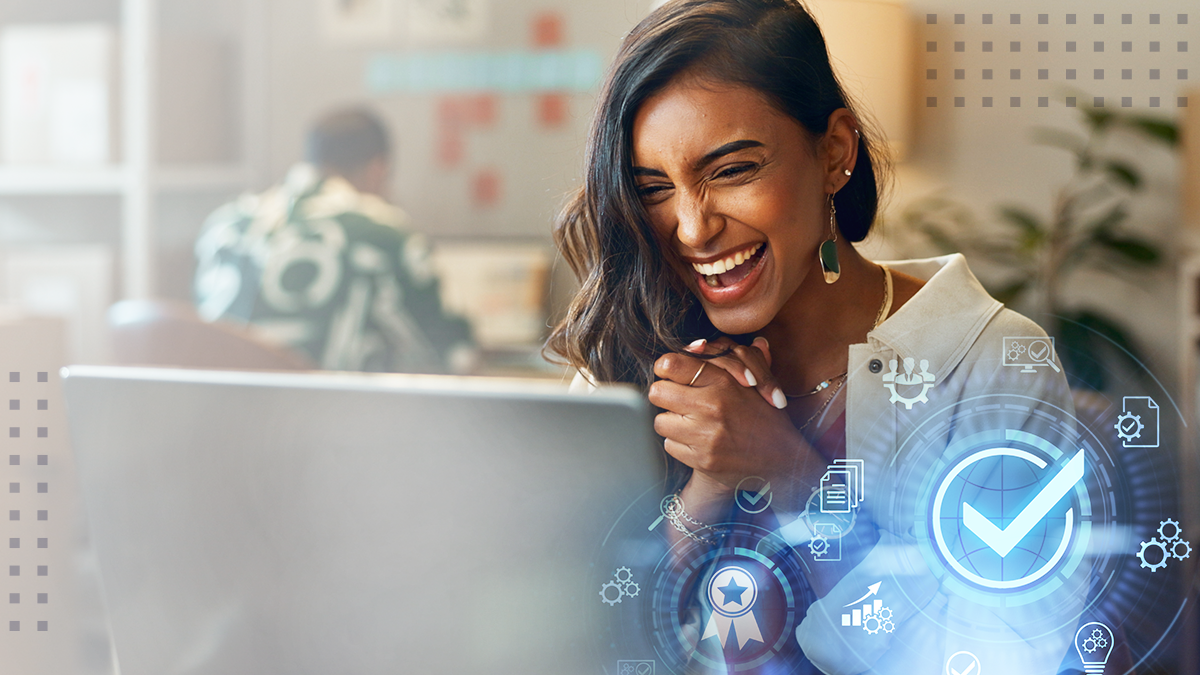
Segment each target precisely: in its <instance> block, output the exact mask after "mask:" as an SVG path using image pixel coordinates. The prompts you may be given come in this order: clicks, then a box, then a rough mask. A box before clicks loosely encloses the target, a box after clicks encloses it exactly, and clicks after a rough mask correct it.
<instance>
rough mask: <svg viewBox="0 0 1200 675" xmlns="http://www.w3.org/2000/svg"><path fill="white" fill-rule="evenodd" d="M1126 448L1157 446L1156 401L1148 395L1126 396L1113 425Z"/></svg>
mask: <svg viewBox="0 0 1200 675" xmlns="http://www.w3.org/2000/svg"><path fill="white" fill-rule="evenodd" d="M1113 426H1114V427H1115V428H1116V430H1117V437H1118V438H1120V439H1121V445H1123V446H1125V447H1126V448H1157V447H1158V403H1157V402H1155V400H1154V399H1152V398H1150V397H1149V396H1126V397H1125V398H1123V399H1122V400H1121V416H1120V417H1118V418H1117V423H1116V424H1114V425H1113Z"/></svg>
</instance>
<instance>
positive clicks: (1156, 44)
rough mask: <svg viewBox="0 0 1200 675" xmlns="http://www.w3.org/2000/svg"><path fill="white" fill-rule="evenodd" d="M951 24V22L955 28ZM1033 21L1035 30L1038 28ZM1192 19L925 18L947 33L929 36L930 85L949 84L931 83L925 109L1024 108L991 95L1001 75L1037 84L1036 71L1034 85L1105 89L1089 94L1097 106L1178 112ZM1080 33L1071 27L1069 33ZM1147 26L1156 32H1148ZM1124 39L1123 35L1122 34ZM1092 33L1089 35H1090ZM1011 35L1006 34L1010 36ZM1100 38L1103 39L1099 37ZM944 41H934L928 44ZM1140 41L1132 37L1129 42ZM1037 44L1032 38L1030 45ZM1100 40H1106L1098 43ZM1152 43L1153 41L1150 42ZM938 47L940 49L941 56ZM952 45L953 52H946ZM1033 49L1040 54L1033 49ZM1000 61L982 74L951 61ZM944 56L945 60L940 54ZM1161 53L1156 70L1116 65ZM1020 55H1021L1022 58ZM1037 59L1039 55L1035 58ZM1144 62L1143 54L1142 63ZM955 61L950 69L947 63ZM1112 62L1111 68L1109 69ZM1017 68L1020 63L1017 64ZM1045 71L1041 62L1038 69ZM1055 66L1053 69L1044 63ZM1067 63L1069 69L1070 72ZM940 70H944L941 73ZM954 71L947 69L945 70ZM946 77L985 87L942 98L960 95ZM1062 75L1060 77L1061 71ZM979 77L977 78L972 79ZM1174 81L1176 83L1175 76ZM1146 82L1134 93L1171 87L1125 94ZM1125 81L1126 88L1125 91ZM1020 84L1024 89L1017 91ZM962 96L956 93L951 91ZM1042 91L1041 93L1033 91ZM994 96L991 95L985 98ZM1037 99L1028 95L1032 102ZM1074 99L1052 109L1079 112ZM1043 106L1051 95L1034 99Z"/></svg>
mask: <svg viewBox="0 0 1200 675" xmlns="http://www.w3.org/2000/svg"><path fill="white" fill-rule="evenodd" d="M951 20H952V22H953V23H951ZM1035 20H1036V24H1035V23H1034V22H1035ZM1188 21H1189V15H1188V14H1187V13H1163V12H1143V13H1132V12H1124V13H1096V12H1084V11H1076V12H1059V13H1038V14H1036V15H1034V14H1027V15H1022V14H1019V13H1005V14H999V13H981V14H966V13H955V14H936V13H928V14H926V15H925V24H926V25H928V26H946V28H944V29H928V30H927V33H928V36H927V37H926V39H925V51H926V52H927V53H928V54H930V55H933V54H939V56H928V57H926V66H927V67H926V68H925V79H926V80H927V81H930V82H937V81H939V80H942V81H946V82H947V84H945V85H940V84H939V85H932V86H930V87H929V89H931V91H927V92H926V94H927V95H926V96H925V105H926V107H929V108H936V107H938V103H939V100H940V99H941V98H946V99H948V100H947V102H950V101H951V100H952V101H953V107H956V108H963V107H967V106H968V105H969V104H971V103H974V104H975V105H978V106H980V107H984V108H992V107H1001V105H1002V102H1003V101H1005V100H1007V102H1008V106H1009V107H1011V108H1018V107H1021V100H1022V96H1017V95H1009V96H1000V95H999V94H1002V93H1005V92H1002V91H987V89H994V88H995V86H994V84H993V83H995V82H998V81H1002V78H1001V74H1002V73H1004V72H1005V71H1007V72H1008V81H1009V82H1019V81H1022V80H1023V79H1026V78H1023V77H1022V75H1023V73H1025V72H1027V73H1028V75H1029V77H1028V79H1032V75H1033V73H1034V72H1036V73H1037V80H1041V81H1046V82H1047V83H1049V82H1052V81H1055V80H1058V81H1082V82H1084V83H1086V84H1084V85H1083V86H1085V87H1090V88H1093V89H1097V90H1100V89H1103V92H1101V91H1096V93H1104V94H1105V95H1103V96H1100V95H1096V96H1091V97H1089V98H1090V99H1091V100H1092V104H1093V105H1094V106H1097V107H1101V106H1104V105H1105V104H1106V103H1107V105H1110V106H1112V105H1118V104H1119V105H1120V106H1121V107H1124V108H1131V107H1135V106H1139V107H1150V108H1158V107H1162V106H1163V103H1164V101H1166V102H1168V103H1171V102H1173V103H1174V104H1175V106H1176V107H1179V108H1185V107H1187V105H1188V98H1187V97H1186V96H1177V95H1174V93H1175V92H1174V88H1175V86H1177V85H1176V83H1179V82H1183V81H1186V80H1188V79H1189V76H1190V72H1189V69H1188V68H1186V67H1183V66H1185V65H1187V56H1186V54H1188V50H1189V46H1190V44H1189V40H1188V39H1187V37H1188V36H1189V35H1190V33H1188V31H1187V30H1186V28H1183V27H1185V26H1188V25H1189V24H1188ZM950 26H969V27H971V28H970V29H954V28H951V27H950ZM1012 26H1028V28H1025V29H1015V30H1014V29H1010V27H1012ZM1035 26H1046V27H1047V28H1043V29H1038V28H1036V27H1035ZM1071 26H1073V27H1075V28H1066V27H1071ZM1123 26H1129V27H1133V28H1135V29H1136V30H1137V35H1136V36H1135V35H1130V34H1129V33H1130V31H1131V29H1123V28H1121V27H1123ZM1150 26H1155V27H1158V28H1155V29H1149V27H1150ZM964 30H969V32H971V34H972V36H973V37H976V39H975V40H969V39H962V38H963V37H965V36H964V35H962V34H961V33H962V32H963V31H964ZM1122 31H1123V32H1124V34H1123V35H1122V34H1119V33H1120V32H1122ZM1089 32H1090V33H1093V35H1089V34H1088V33H1089ZM1005 33H1007V34H1005ZM1099 33H1103V34H1102V35H1101V34H1099ZM1018 36H1019V37H1022V38H1024V39H1020V40H1018V39H1013V38H1014V37H1018ZM934 37H936V38H939V39H930V38H934ZM1135 37H1136V38H1140V39H1130V38H1135ZM1030 38H1032V39H1030ZM1101 38H1103V39H1101ZM1148 38H1153V39H1148ZM1005 44H1007V46H1008V49H1007V50H1004V49H1003V48H1002V46H1003V45H1005ZM939 46H941V47H942V48H943V49H942V51H941V52H939ZM947 47H950V48H952V50H953V51H952V52H951V50H950V49H946V48H947ZM1035 48H1036V51H1035ZM971 52H975V53H977V54H988V55H996V56H990V57H989V60H990V61H993V63H992V64H990V65H992V67H985V68H980V69H979V70H974V71H973V72H972V69H967V68H956V67H953V66H954V64H953V63H952V61H954V60H956V59H955V57H954V56H953V54H958V53H971ZM1056 52H1057V56H1056V57H1055V58H1054V64H1062V65H1059V67H1058V68H1053V67H1034V68H1016V67H1010V64H1005V63H1003V60H1004V58H1005V56H1008V55H1011V57H1010V58H1013V59H1021V60H1022V64H1027V63H1029V59H1028V58H1026V57H1024V56H1023V55H1025V54H1030V55H1037V54H1055V53H1056ZM941 53H944V54H946V56H944V57H942V56H940V54H941ZM1138 53H1141V54H1143V55H1147V54H1156V55H1162V56H1161V57H1160V58H1157V59H1156V60H1158V61H1161V62H1162V63H1161V64H1155V65H1159V66H1160V67H1154V68H1145V67H1143V68H1132V67H1129V65H1130V64H1129V63H1124V64H1122V63H1120V62H1119V61H1118V60H1119V59H1120V58H1121V55H1123V54H1138ZM1018 55H1021V56H1018ZM1065 55H1073V58H1069V59H1065V58H1063V57H1064V56H1065ZM1034 58H1036V57H1034ZM1142 58H1143V59H1144V58H1145V57H1144V56H1143V57H1142ZM943 59H944V60H945V61H951V63H945V62H944V61H943ZM1100 61H1103V62H1104V63H1103V65H1104V66H1105V67H1096V66H1099V65H1101V64H1100ZM1110 64H1111V65H1110ZM1013 65H1016V64H1013ZM1037 65H1039V66H1040V65H1041V64H1037ZM1046 65H1052V64H1046ZM1068 65H1069V66H1070V67H1068ZM938 66H943V67H938ZM944 66H950V67H944ZM940 71H944V72H945V74H950V73H951V72H952V73H953V80H956V81H963V82H972V81H974V82H975V83H977V84H978V85H981V86H980V89H981V91H979V92H977V95H976V96H955V95H952V96H939V95H938V94H942V93H943V92H942V91H938V89H945V88H947V87H949V88H952V89H961V86H960V85H954V84H950V83H949V78H945V77H943V78H939V72H940ZM1056 71H1057V72H1056ZM972 75H974V77H972ZM1172 76H1173V77H1172ZM1108 81H1112V82H1115V83H1117V84H1118V86H1124V87H1125V88H1126V91H1119V90H1114V89H1113V88H1112V87H1111V86H1107V84H1106V83H1107V82H1108ZM1139 82H1140V83H1143V84H1142V85H1141V86H1135V87H1134V88H1136V89H1140V90H1142V91H1145V89H1146V87H1145V84H1147V83H1157V82H1161V83H1163V84H1164V85H1169V88H1168V90H1167V91H1160V92H1157V93H1159V95H1157V96H1155V95H1142V96H1136V97H1135V96H1131V95H1129V94H1130V93H1132V92H1130V91H1128V88H1129V87H1130V86H1131V85H1134V83H1139ZM1121 83H1124V85H1122V84H1121ZM1018 86H1019V85H1018ZM947 93H952V94H953V93H959V92H947ZM1008 93H1010V94H1015V93H1025V92H1012V91H1010V92H1008ZM1028 93H1040V92H1028ZM983 94H992V95H983ZM1032 98H1033V97H1030V100H1032ZM1076 98H1077V97H1067V98H1065V99H1063V98H1057V97H1056V98H1055V103H1056V104H1059V105H1066V107H1076V105H1077V100H1076ZM1036 100H1037V102H1038V107H1043V108H1044V107H1049V106H1050V105H1051V97H1050V96H1036Z"/></svg>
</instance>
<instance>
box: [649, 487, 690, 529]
mask: <svg viewBox="0 0 1200 675" xmlns="http://www.w3.org/2000/svg"><path fill="white" fill-rule="evenodd" d="M658 510H659V511H660V512H661V513H662V515H660V516H659V517H657V518H655V519H654V522H653V523H650V527H647V528H646V529H647V530H649V531H653V530H654V528H656V527H658V524H659V523H661V522H662V521H663V518H666V517H667V516H668V515H672V514H674V515H679V513H680V512H681V511H683V505H682V502H681V501H680V499H679V497H677V496H675V495H673V494H670V495H667V496H666V497H663V498H662V501H661V502H659V503H658Z"/></svg>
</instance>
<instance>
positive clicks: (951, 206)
mask: <svg viewBox="0 0 1200 675" xmlns="http://www.w3.org/2000/svg"><path fill="white" fill-rule="evenodd" d="M1079 98H1080V100H1082V98H1083V97H1079ZM1079 111H1080V113H1081V117H1082V122H1083V128H1084V133H1082V134H1081V133H1079V132H1077V131H1067V130H1062V129H1049V128H1039V129H1037V130H1035V135H1034V140H1035V142H1036V143H1038V144H1040V145H1046V146H1051V147H1055V148H1059V149H1062V150H1065V151H1067V152H1070V153H1072V155H1073V156H1074V169H1075V170H1074V173H1073V175H1072V176H1071V178H1070V179H1069V180H1068V181H1067V182H1066V184H1064V185H1063V186H1062V187H1061V188H1060V189H1059V190H1058V191H1057V194H1056V197H1055V199H1054V203H1053V205H1052V208H1051V210H1050V213H1049V214H1048V215H1047V216H1042V215H1038V214H1037V213H1035V212H1033V211H1031V210H1029V209H1027V208H1025V207H1022V206H1017V205H1012V204H1009V205H1004V206H1001V207H1000V208H999V209H998V216H999V221H1000V223H1001V227H998V228H991V230H990V232H989V233H985V234H981V233H980V232H981V228H979V227H976V226H975V223H974V221H975V218H974V216H973V215H972V214H971V212H970V210H969V209H967V208H966V207H965V206H963V205H962V204H960V203H957V202H955V201H953V200H950V199H947V198H944V197H931V198H927V199H923V200H920V201H918V202H917V203H915V204H913V205H912V206H911V207H909V208H908V209H906V210H905V212H904V213H903V214H902V220H903V221H904V223H905V224H906V226H907V227H908V228H911V229H913V230H915V231H917V232H920V233H922V234H923V235H924V236H925V237H927V238H928V239H929V240H930V241H931V242H932V243H933V244H934V245H935V246H936V247H937V248H940V249H942V250H943V251H945V252H951V251H961V252H962V253H964V254H965V255H967V257H968V258H971V259H972V260H973V262H982V263H983V265H982V267H983V268H985V269H991V270H996V271H997V274H996V275H995V278H994V279H992V278H990V277H988V278H986V279H985V282H984V283H985V285H986V286H987V287H988V290H989V291H990V292H991V293H992V295H993V296H995V297H996V299H998V300H1000V301H1001V302H1004V303H1005V304H1013V305H1016V306H1018V307H1020V308H1022V309H1025V310H1026V311H1028V312H1029V313H1030V314H1031V315H1033V316H1036V317H1039V321H1041V322H1043V325H1044V326H1045V328H1046V329H1047V331H1048V332H1049V333H1050V334H1051V335H1053V336H1054V337H1055V344H1056V346H1057V349H1058V353H1059V356H1060V358H1061V359H1062V360H1063V362H1064V365H1066V367H1067V368H1068V370H1069V372H1071V373H1072V374H1073V375H1075V376H1076V377H1077V378H1078V379H1079V385H1081V386H1084V387H1087V388H1090V389H1094V390H1097V391H1100V390H1103V389H1104V387H1105V383H1106V369H1105V367H1104V365H1103V364H1104V363H1105V362H1107V360H1109V359H1110V358H1111V357H1116V358H1117V359H1118V360H1120V361H1124V362H1126V363H1127V364H1129V365H1130V366H1132V367H1135V368H1136V366H1137V362H1138V361H1144V359H1142V357H1141V355H1140V354H1139V351H1138V349H1137V347H1136V345H1135V342H1134V339H1133V337H1132V335H1131V333H1130V331H1129V330H1128V328H1127V327H1126V326H1124V325H1123V324H1122V323H1121V322H1120V321H1119V320H1118V319H1116V318H1114V317H1112V316H1111V315H1109V314H1107V313H1105V312H1103V311H1101V310H1098V309H1095V308H1091V307H1084V306H1070V305H1067V304H1066V303H1064V301H1063V299H1062V297H1063V289H1064V287H1065V285H1066V284H1067V283H1068V281H1069V280H1070V278H1071V276H1072V274H1074V273H1075V272H1078V271H1080V270H1083V269H1092V270H1096V271H1099V272H1101V273H1105V274H1113V275H1118V276H1122V277H1124V278H1126V279H1129V280H1131V281H1133V280H1134V279H1136V277H1137V276H1139V275H1142V274H1144V273H1146V272H1148V271H1150V270H1152V269H1154V268H1156V267H1158V266H1160V265H1162V262H1163V253H1162V251H1161V249H1160V248H1159V247H1158V246H1157V245H1156V244H1154V243H1153V242H1151V241H1149V240H1147V239H1144V238H1142V237H1139V236H1137V235H1136V234H1134V233H1132V232H1131V231H1130V229H1129V228H1128V227H1127V226H1126V221H1127V220H1128V217H1129V213H1128V203H1129V200H1130V198H1131V197H1132V196H1133V195H1134V194H1135V193H1136V192H1138V191H1139V190H1141V189H1142V188H1143V185H1144V181H1143V178H1142V172H1141V171H1140V170H1139V169H1138V167H1137V166H1135V165H1134V164H1132V163H1130V162H1128V161H1125V160H1122V159H1120V158H1119V157H1117V156H1116V155H1114V154H1113V153H1112V152H1111V151H1110V143H1109V141H1110V139H1111V137H1112V136H1113V135H1114V132H1117V131H1119V130H1120V131H1124V132H1132V133H1133V135H1134V136H1135V137H1136V138H1137V139H1139V142H1141V143H1160V144H1165V145H1166V146H1167V147H1169V148H1175V147H1176V146H1177V145H1178V142H1179V132H1178V128H1177V127H1176V126H1175V125H1174V124H1173V123H1171V122H1169V121H1164V120H1161V119H1157V118H1153V117H1148V116H1145V115H1142V114H1139V113H1119V112H1113V111H1111V110H1109V109H1105V108H1093V107H1086V106H1085V107H1080V108H1079ZM981 276H982V275H981ZM989 282H990V283H989Z"/></svg>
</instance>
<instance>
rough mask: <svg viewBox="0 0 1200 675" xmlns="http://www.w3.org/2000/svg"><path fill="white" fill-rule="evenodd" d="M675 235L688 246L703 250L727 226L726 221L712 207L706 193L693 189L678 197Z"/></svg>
mask: <svg viewBox="0 0 1200 675" xmlns="http://www.w3.org/2000/svg"><path fill="white" fill-rule="evenodd" d="M675 216H676V219H677V225H676V228H675V236H676V238H678V239H679V241H680V243H682V244H683V245H685V246H687V247H688V248H691V249H694V250H697V251H701V250H703V249H705V248H707V247H708V244H709V243H710V242H711V241H712V240H713V239H714V238H715V237H716V236H717V235H718V234H720V233H721V230H723V229H724V228H725V221H724V219H723V218H721V217H720V216H719V215H717V214H716V213H715V212H714V210H713V209H712V205H711V204H710V203H709V202H708V200H707V199H706V198H705V197H704V195H699V194H695V193H693V192H691V191H687V192H684V193H683V194H681V195H679V196H678V197H677V198H676V207H675Z"/></svg>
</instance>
